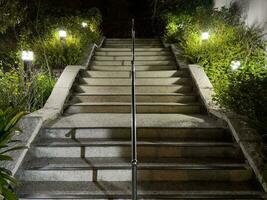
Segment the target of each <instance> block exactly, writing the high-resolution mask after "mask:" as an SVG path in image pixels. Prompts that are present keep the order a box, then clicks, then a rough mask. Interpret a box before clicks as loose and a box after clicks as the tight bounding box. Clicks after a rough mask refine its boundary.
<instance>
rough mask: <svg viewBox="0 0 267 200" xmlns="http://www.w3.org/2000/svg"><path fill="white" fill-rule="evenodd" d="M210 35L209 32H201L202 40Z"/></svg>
mask: <svg viewBox="0 0 267 200" xmlns="http://www.w3.org/2000/svg"><path fill="white" fill-rule="evenodd" d="M209 37H210V34H209V32H203V33H202V34H201V39H202V40H208V39H209Z"/></svg>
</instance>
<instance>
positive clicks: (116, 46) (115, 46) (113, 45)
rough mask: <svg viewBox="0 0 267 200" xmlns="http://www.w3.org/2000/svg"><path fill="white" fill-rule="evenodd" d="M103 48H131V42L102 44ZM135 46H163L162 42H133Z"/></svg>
mask: <svg viewBox="0 0 267 200" xmlns="http://www.w3.org/2000/svg"><path fill="white" fill-rule="evenodd" d="M103 47H104V48H132V44H129V43H128V44H104V45H103ZM135 48H144V49H145V48H163V45H162V44H135Z"/></svg>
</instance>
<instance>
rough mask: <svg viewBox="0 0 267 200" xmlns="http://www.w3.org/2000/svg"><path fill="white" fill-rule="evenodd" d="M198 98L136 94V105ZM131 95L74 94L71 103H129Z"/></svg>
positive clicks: (188, 101)
mask: <svg viewBox="0 0 267 200" xmlns="http://www.w3.org/2000/svg"><path fill="white" fill-rule="evenodd" d="M197 99H198V96H197V95H196V94H193V93H192V94H190V93H189V94H187V93H185V94H183V93H180V94H179V93H170V94H168V93H166V94H156V93H155V94H153V93H152V94H136V102H138V103H148V102H150V103H190V102H196V101H197ZM131 101H132V97H131V95H129V94H128V95H127V94H105V93H103V94H90V93H76V94H73V95H72V98H71V101H70V102H71V103H83V102H91V103H92V102H102V103H104V102H128V103H129V102H131Z"/></svg>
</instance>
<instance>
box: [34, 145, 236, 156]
mask: <svg viewBox="0 0 267 200" xmlns="http://www.w3.org/2000/svg"><path fill="white" fill-rule="evenodd" d="M33 150H34V151H33V152H32V154H33V155H34V156H36V157H77V158H80V157H130V156H131V147H130V146H102V147H101V146H98V147H93V146H90V147H69V146H67V147H48V146H44V147H35V148H34V149H33ZM237 155H238V152H237V150H236V149H235V148H233V147H192V146H188V147H168V146H154V147H151V146H150V147H149V146H147V147H144V146H139V147H138V156H139V157H140V158H141V157H150V158H151V157H158V158H161V157H234V156H237Z"/></svg>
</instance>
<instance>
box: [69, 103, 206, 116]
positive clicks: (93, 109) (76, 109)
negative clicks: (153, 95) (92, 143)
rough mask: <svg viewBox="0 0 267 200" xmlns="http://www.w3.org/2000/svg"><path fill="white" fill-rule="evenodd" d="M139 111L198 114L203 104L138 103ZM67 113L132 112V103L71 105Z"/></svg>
mask: <svg viewBox="0 0 267 200" xmlns="http://www.w3.org/2000/svg"><path fill="white" fill-rule="evenodd" d="M136 109H137V110H136V111H137V113H180V114H196V113H201V106H198V105H190V106H183V105H179V106H168V105H164V106H161V105H157V106H145V105H137V108H136ZM65 113H67V114H76V113H131V106H130V105H91V106H90V105H86V106H85V105H83V106H75V105H73V106H69V107H68V108H67V109H66V110H65Z"/></svg>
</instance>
